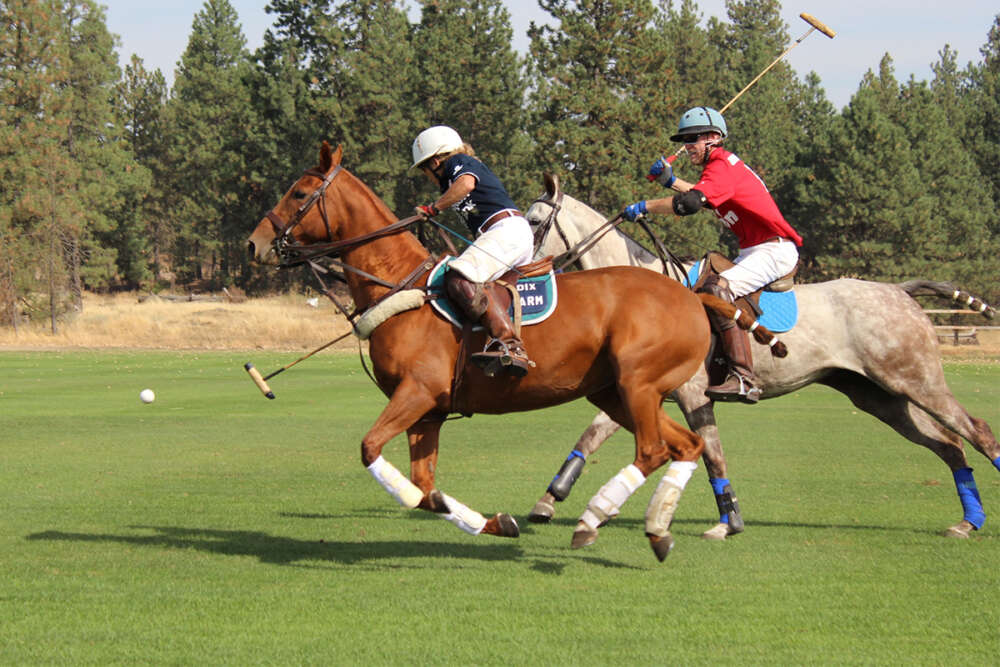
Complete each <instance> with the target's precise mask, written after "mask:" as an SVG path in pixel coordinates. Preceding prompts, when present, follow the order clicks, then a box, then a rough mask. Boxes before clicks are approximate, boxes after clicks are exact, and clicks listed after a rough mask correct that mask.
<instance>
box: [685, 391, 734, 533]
mask: <svg viewBox="0 0 1000 667" xmlns="http://www.w3.org/2000/svg"><path fill="white" fill-rule="evenodd" d="M707 386H708V379H707V375H706V374H705V373H699V374H696V375H695V376H694V377H693V378H691V379H690V380H688V381H687V382H686V383H684V385H682V386H681V387H680V388H678V389H677V391H676V392H675V393H674V397H675V398H676V399H677V405H678V407H680V409H681V412H683V413H684V419H685V420H686V421H687V425H688V428H690V429H691V430H692V431H694V432H695V433H697V434H698V435H700V436H701V438H702V440H703V441H704V443H705V450H704V452H702V455H701V458H702V460H703V461H704V462H705V469H706V471H707V472H708V481H709V484H710V485H711V486H712V493H713V494H714V496H715V504H716V506H717V507H718V508H719V522H718V523H716V524H715V525H714V526H712V527H711V528H709V529H708V530H706V531H705V532H704V533H702V534H701V536H702V537H703V538H704V539H706V540H724V539H726V537H728V536H729V535H736V534H738V533H742V532H743V515H742V513H741V512H740V505H739V502H738V501H737V499H736V493H735V492H734V491H733V485H732V483H731V482H730V481H729V475H728V472H727V466H726V455H725V453H724V452H723V450H722V439H721V438H720V437H719V427H718V425H717V424H716V421H715V409H714V406H713V403H712V401H711V400H710V399H709V398H708V397H707V396H705V388H706V387H707Z"/></svg>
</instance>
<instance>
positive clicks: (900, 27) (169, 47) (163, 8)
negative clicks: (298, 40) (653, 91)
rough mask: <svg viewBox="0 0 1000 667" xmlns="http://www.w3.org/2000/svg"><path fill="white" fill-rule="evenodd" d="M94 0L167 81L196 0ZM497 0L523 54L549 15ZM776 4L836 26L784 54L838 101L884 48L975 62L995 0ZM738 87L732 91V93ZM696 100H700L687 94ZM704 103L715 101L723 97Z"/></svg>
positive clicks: (259, 35) (907, 69)
mask: <svg viewBox="0 0 1000 667" xmlns="http://www.w3.org/2000/svg"><path fill="white" fill-rule="evenodd" d="M100 1H101V4H103V5H105V6H106V7H107V16H108V28H109V29H110V30H111V32H113V33H115V34H117V35H118V36H119V37H120V39H121V46H120V49H119V63H121V64H122V65H124V64H126V63H127V62H128V61H129V60H130V58H131V56H132V54H133V53H135V54H137V55H138V56H139V57H140V58H142V59H143V61H144V62H145V64H146V67H147V68H149V69H157V68H159V69H160V70H161V71H162V72H163V74H164V76H165V77H166V78H167V83H168V85H172V84H173V72H174V68H175V67H176V65H177V61H178V60H179V59H180V56H181V53H183V51H184V48H185V47H186V46H187V41H188V36H189V35H190V33H191V24H192V22H193V20H194V16H195V14H196V13H197V12H199V11H200V10H201V9H202V7H203V6H204V2H203V0H170V1H168V2H164V1H163V0H155V1H152V0H100ZM504 2H505V4H506V5H507V8H508V10H509V11H510V14H511V21H512V25H513V28H514V47H515V48H516V49H517V50H518V51H520V52H522V53H523V52H524V51H525V50H526V49H527V46H528V39H527V35H526V32H527V29H528V27H529V25H530V23H531V22H532V21H534V22H535V23H539V24H541V23H545V22H547V20H548V19H549V18H550V17H549V15H548V14H547V13H546V12H544V11H543V10H541V9H540V8H539V7H538V2H537V1H536V0H504ZM678 2H679V0H678ZM230 3H231V4H232V5H233V7H234V8H235V9H236V11H237V13H238V14H239V16H240V22H241V24H242V27H243V34H244V36H245V37H246V38H247V46H248V47H249V48H250V49H251V50H253V49H256V48H257V47H258V46H260V44H261V43H262V41H263V36H264V32H265V31H266V30H267V29H268V27H270V25H271V23H272V18H273V17H272V16H270V15H268V14H267V13H266V12H265V11H264V7H265V6H266V5H267V2H266V1H265V0H230ZM410 4H411V6H412V5H415V3H410ZM675 4H676V3H675ZM697 4H698V7H699V8H700V9H701V11H702V13H703V14H704V15H705V17H706V18H707V17H708V16H719V17H720V18H722V19H726V15H725V2H724V0H698V2H697ZM782 4H783V5H784V7H785V9H783V10H782V17H783V18H784V19H785V23H786V24H788V33H789V35H790V42H789V43H791V41H794V40H796V39H798V38H799V37H801V36H802V35H803V34H804V33H805V32H806V31H807V30H808V29H809V25H808V24H806V23H805V22H804V21H803V20H802V19H800V18H799V14H800V13H801V12H806V13H809V14H812V15H813V16H815V17H816V18H817V19H819V20H820V21H822V22H823V23H825V24H826V25H828V26H829V27H830V28H832V29H833V30H834V31H836V33H837V36H836V37H835V38H834V39H832V40H831V39H829V38H828V37H826V36H825V35H823V34H822V33H820V32H818V31H816V32H813V33H812V34H811V35H810V36H809V38H808V39H806V40H804V41H803V42H802V43H801V44H799V45H798V46H796V47H795V48H794V49H793V50H792V51H791V53H789V55H788V56H787V57H786V60H787V62H788V63H789V64H790V65H791V66H792V67H793V68H794V69H795V70H796V71H797V72H798V73H799V74H800V76H804V75H805V74H806V73H807V72H809V71H815V72H816V73H817V74H819V76H820V79H821V80H822V85H823V87H824V88H825V89H826V94H827V98H828V99H829V100H830V101H831V102H833V104H834V105H835V106H836V107H837V108H841V107H843V106H844V105H846V104H847V102H848V101H849V100H850V97H851V95H852V94H853V93H854V92H855V91H856V90H857V87H858V83H859V82H860V81H861V77H862V76H863V75H864V73H865V72H866V71H867V70H869V69H873V70H874V69H877V67H878V63H879V61H880V60H881V58H882V55H883V54H885V53H889V54H890V55H891V56H892V58H893V61H894V63H895V68H896V70H895V71H896V78H897V79H899V80H900V81H906V80H908V79H909V78H910V76H911V75H912V76H914V77H915V78H916V79H917V80H930V79H931V78H932V76H933V75H932V73H931V69H930V64H931V63H932V62H935V61H937V60H938V58H939V55H938V52H939V51H940V50H941V49H943V48H944V46H945V44H948V45H950V46H951V48H952V49H954V50H955V51H956V52H957V53H958V62H959V66H960V67H964V66H965V65H966V64H967V63H968V62H970V61H971V62H979V61H980V60H981V55H980V53H979V49H980V48H981V47H982V45H983V44H985V43H986V36H987V34H988V32H989V29H990V27H991V26H992V25H993V22H994V19H995V17H996V16H997V15H998V14H1000V3H998V2H997V0H953V1H952V2H950V3H946V4H944V5H943V4H942V3H940V2H938V1H935V2H931V1H930V0H837V1H836V2H829V1H826V2H818V1H817V0H804V1H803V3H802V4H798V3H794V2H789V1H786V2H783V3H782ZM415 18H416V15H414V19H415ZM774 56H775V57H777V56H778V53H775V54H774ZM737 92H738V91H735V90H734V91H733V94H734V95H735V94H736V93H737ZM748 95H749V93H748ZM695 102H699V103H700V102H701V101H699V100H692V103H695ZM705 102H706V103H708V104H713V103H714V104H716V106H721V105H723V104H725V102H726V100H705Z"/></svg>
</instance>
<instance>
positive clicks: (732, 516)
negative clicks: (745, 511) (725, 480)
mask: <svg viewBox="0 0 1000 667" xmlns="http://www.w3.org/2000/svg"><path fill="white" fill-rule="evenodd" d="M715 504H716V505H718V507H719V517H724V520H723V523H728V524H729V532H731V533H742V532H743V515H742V514H740V504H739V503H738V502H737V501H736V496H735V495H734V494H733V487H732V486H730V485H729V484H727V485H726V486H725V487H724V488H723V490H722V493H720V494H717V495H716V496H715Z"/></svg>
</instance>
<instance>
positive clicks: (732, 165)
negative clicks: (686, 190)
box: [694, 147, 802, 248]
mask: <svg viewBox="0 0 1000 667" xmlns="http://www.w3.org/2000/svg"><path fill="white" fill-rule="evenodd" d="M694 187H695V189H696V190H700V191H701V193H702V194H704V195H705V198H706V199H707V200H708V203H709V204H710V205H711V206H712V211H713V212H714V213H715V215H716V217H718V218H719V220H721V221H722V224H724V225H725V226H726V227H728V228H729V229H731V230H732V231H733V233H734V234H736V238H738V239H739V242H740V247H741V248H749V247H751V246H755V245H757V244H759V243H763V242H764V241H766V240H768V239H770V238H774V237H775V236H783V237H785V238H787V239H791V240H792V241H794V242H795V245H797V246H801V245H802V237H801V236H799V235H798V233H797V232H796V231H795V230H794V229H792V226H791V225H790V224H788V222H787V221H786V220H785V218H784V216H782V215H781V211H779V210H778V205H777V204H775V203H774V198H772V197H771V193H770V192H768V190H767V186H766V185H764V181H762V180H761V179H760V176H758V175H757V174H756V173H754V171H753V169H751V168H750V167H748V166H747V165H746V164H744V162H743V161H742V160H741V159H739V158H738V157H736V156H735V155H733V154H732V153H730V152H729V151H727V150H725V149H723V148H720V147H716V148H715V150H713V151H712V153H711V155H709V157H708V164H707V165H705V170H704V171H702V172H701V180H700V181H698V183H697V184H695V186H694Z"/></svg>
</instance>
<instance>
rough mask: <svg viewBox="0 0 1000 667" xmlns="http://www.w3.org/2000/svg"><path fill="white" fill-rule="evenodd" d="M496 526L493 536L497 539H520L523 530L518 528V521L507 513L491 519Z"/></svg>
mask: <svg viewBox="0 0 1000 667" xmlns="http://www.w3.org/2000/svg"><path fill="white" fill-rule="evenodd" d="M490 522H492V523H494V524H495V528H496V530H495V531H493V532H492V533H491V534H492V535H496V536H497V537H518V536H519V535H520V534H521V529H520V528H518V527H517V521H515V520H514V517H512V516H511V515H509V514H507V513H500V514H497V515H496V516H494V517H493V518H492V519H490Z"/></svg>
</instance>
